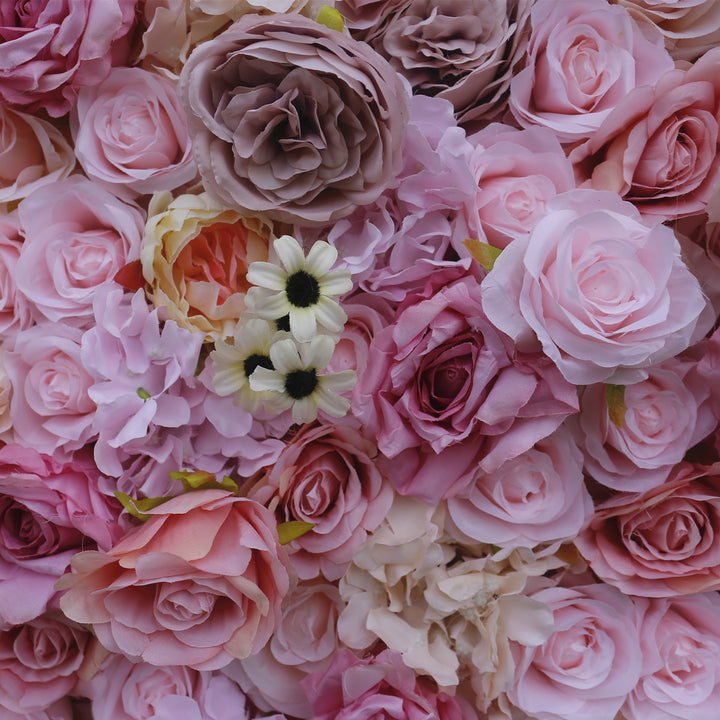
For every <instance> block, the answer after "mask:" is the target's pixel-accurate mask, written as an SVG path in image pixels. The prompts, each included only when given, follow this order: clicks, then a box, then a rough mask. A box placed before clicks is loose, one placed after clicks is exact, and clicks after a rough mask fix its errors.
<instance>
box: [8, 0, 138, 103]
mask: <svg viewBox="0 0 720 720" xmlns="http://www.w3.org/2000/svg"><path fill="white" fill-rule="evenodd" d="M136 4H137V0H84V1H83V2H76V1H75V0H48V1H47V2H22V3H17V2H13V3H3V4H2V7H0V38H1V40H0V44H1V45H2V55H3V58H4V60H3V63H2V67H0V98H1V99H2V102H3V103H4V104H7V105H18V106H20V107H23V108H27V109H28V110H29V111H31V112H34V111H35V110H39V109H45V110H47V112H48V114H50V115H52V116H53V117H60V116H61V115H64V114H65V113H66V112H67V111H68V110H69V109H70V107H71V106H72V104H73V103H74V101H75V98H76V96H77V91H78V88H80V87H84V86H87V85H95V84H97V83H99V82H101V81H102V80H103V79H104V78H105V77H106V76H107V74H108V73H109V72H110V67H111V65H112V63H113V60H116V61H119V62H122V61H123V60H124V58H125V57H127V54H128V53H127V38H126V36H127V35H128V32H129V31H130V29H131V27H132V25H133V21H134V19H135V5H136Z"/></svg>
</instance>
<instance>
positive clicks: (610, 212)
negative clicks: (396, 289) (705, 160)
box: [482, 190, 706, 385]
mask: <svg viewBox="0 0 720 720" xmlns="http://www.w3.org/2000/svg"><path fill="white" fill-rule="evenodd" d="M482 302H483V309H484V310H485V312H486V313H487V316H488V318H489V319H490V321H491V322H492V323H493V324H494V325H495V326H496V327H498V328H499V329H500V330H502V331H504V332H506V333H507V334H508V335H510V336H511V337H512V338H513V339H514V340H515V342H516V343H517V344H518V347H520V348H528V349H532V348H537V347H538V346H541V347H542V349H543V351H544V352H545V354H546V355H548V357H550V358H551V359H552V360H553V361H554V362H555V363H556V365H557V366H558V368H559V369H560V371H561V372H562V374H563V375H564V376H565V377H566V378H567V379H568V380H569V381H570V382H572V383H575V384H578V385H583V384H590V383H594V382H602V381H604V380H607V379H610V381H611V382H623V383H626V382H634V381H637V380H640V379H642V377H643V374H642V373H641V372H638V369H642V368H645V367H647V366H649V365H652V364H656V363H658V362H661V361H663V360H666V359H668V358H670V357H673V356H674V355H677V354H678V353H679V352H681V351H682V350H684V349H685V348H686V347H688V345H690V344H691V342H693V341H694V340H695V339H699V337H697V338H696V336H698V335H699V336H700V337H701V336H702V334H704V331H705V329H706V328H704V327H701V326H699V320H700V315H701V313H702V312H703V310H704V309H705V306H706V300H705V298H704V296H703V293H702V291H701V289H700V286H699V283H698V281H697V280H696V279H695V277H694V275H693V274H692V273H691V272H690V271H689V270H688V268H687V266H686V265H685V264H684V263H683V261H682V259H681V257H680V247H679V245H678V242H677V239H676V238H675V235H674V233H673V232H672V230H670V228H668V227H666V226H664V225H654V226H652V227H648V226H647V225H645V224H644V223H643V222H642V219H641V217H640V214H639V213H638V211H637V210H636V209H635V208H634V207H633V206H632V205H631V204H630V203H627V202H624V201H622V200H621V199H620V198H618V196H617V195H615V194H614V193H609V192H600V191H598V190H572V191H570V192H567V193H563V194H562V195H559V196H557V197H556V198H554V199H552V200H550V201H548V203H547V211H546V214H545V216H544V217H543V218H542V219H541V220H539V221H538V223H537V224H536V225H535V227H534V228H533V230H532V231H531V232H530V234H529V235H528V236H526V237H520V238H517V239H516V240H513V242H511V243H510V244H509V245H508V246H507V247H506V248H505V249H504V250H503V252H502V253H501V255H500V256H499V258H498V259H497V260H496V262H495V265H494V266H493V269H492V270H491V271H490V272H489V273H488V275H487V276H486V278H485V280H484V281H483V284H482Z"/></svg>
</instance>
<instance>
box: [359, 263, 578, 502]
mask: <svg viewBox="0 0 720 720" xmlns="http://www.w3.org/2000/svg"><path fill="white" fill-rule="evenodd" d="M434 280H436V281H437V287H433V286H432V285H429V286H428V288H427V289H426V291H425V292H424V293H423V294H422V295H416V296H411V297H410V298H408V300H407V302H406V303H403V305H402V306H401V307H400V309H399V310H398V313H397V315H396V317H395V322H394V323H393V324H392V325H390V326H389V327H387V328H385V329H384V330H382V331H381V332H380V333H379V334H378V335H376V337H375V338H374V340H373V342H372V345H371V346H370V354H371V357H372V358H373V362H372V363H371V364H370V365H369V366H368V367H367V369H366V371H365V373H364V374H363V376H362V377H361V378H360V380H359V382H358V384H357V386H356V387H355V390H354V392H353V412H354V413H355V414H356V416H357V417H358V419H359V420H360V422H361V423H362V424H363V426H364V428H365V429H366V430H367V432H368V433H370V434H371V435H373V436H375V437H376V438H377V443H378V447H379V449H380V451H381V453H383V455H384V456H385V458H387V460H385V461H384V462H383V463H382V466H383V467H384V468H385V472H386V474H387V475H388V477H389V478H390V479H391V480H392V482H393V484H394V485H395V487H396V488H397V489H398V490H399V491H400V492H402V493H404V494H409V495H415V496H416V497H420V498H422V499H425V500H426V501H428V502H433V503H437V502H438V501H439V500H440V498H441V497H443V496H444V497H449V496H451V495H453V494H456V493H457V492H459V491H460V490H462V488H463V487H465V486H466V485H468V484H469V483H470V482H471V481H472V479H473V477H474V474H475V472H476V471H478V469H479V470H483V471H485V472H493V471H495V470H497V468H498V467H500V465H502V463H503V462H504V461H505V460H507V459H509V458H511V457H515V456H516V455H519V454H520V453H522V452H524V451H526V450H528V449H529V448H531V447H532V446H533V445H534V444H535V443H536V442H537V441H538V440H540V439H541V438H543V437H546V436H547V435H549V434H550V433H551V432H553V431H554V430H555V429H556V428H557V427H558V426H559V425H560V423H561V422H562V421H563V420H564V419H565V417H566V416H567V415H569V414H570V413H571V412H574V411H575V409H576V408H577V405H576V402H577V393H576V390H575V388H574V387H573V386H572V385H570V384H569V383H567V382H565V381H564V380H563V379H562V377H561V376H560V374H559V373H558V372H557V370H556V368H554V367H553V366H552V363H550V362H549V361H548V360H547V358H543V357H542V356H540V355H539V354H528V355H525V354H520V353H516V352H515V348H514V347H513V344H512V342H510V340H509V338H507V337H506V336H505V335H503V334H502V333H499V332H498V331H497V330H495V328H494V327H493V326H492V325H491V324H490V323H489V322H488V320H487V319H486V317H485V314H484V313H483V310H482V306H481V303H480V286H479V285H478V283H477V281H476V280H475V278H473V277H470V276H463V277H460V278H459V279H458V278H457V272H455V273H454V275H450V274H449V273H447V274H444V275H440V276H438V277H437V278H435V279H434ZM443 280H445V281H446V284H444V285H443ZM438 287H439V289H437V288H438Z"/></svg>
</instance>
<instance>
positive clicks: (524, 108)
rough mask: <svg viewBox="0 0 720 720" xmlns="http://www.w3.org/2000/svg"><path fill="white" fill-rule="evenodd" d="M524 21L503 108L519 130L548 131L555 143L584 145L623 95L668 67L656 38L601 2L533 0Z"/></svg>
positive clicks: (616, 8) (668, 59)
mask: <svg viewBox="0 0 720 720" xmlns="http://www.w3.org/2000/svg"><path fill="white" fill-rule="evenodd" d="M531 18H532V34H531V36H530V44H529V46H528V57H527V61H526V66H525V68H524V69H523V70H521V71H520V72H519V73H517V75H515V77H514V78H513V80H512V83H511V86H510V110H511V111H512V113H513V115H514V116H515V119H516V120H517V121H518V122H519V123H520V125H522V126H523V127H529V126H531V125H543V126H545V127H549V128H550V129H551V130H552V131H553V132H554V133H555V134H556V135H557V136H558V138H559V139H560V141H561V142H572V141H574V140H580V139H584V138H585V137H587V136H588V134H590V133H592V132H593V131H594V130H595V129H596V128H597V127H598V126H599V125H600V123H601V122H602V121H603V119H604V118H605V117H606V116H607V115H608V113H610V111H611V110H612V108H613V107H614V106H615V105H616V104H617V103H618V101H619V100H620V99H622V98H623V97H624V96H625V95H626V94H627V93H628V92H629V91H630V90H632V89H633V88H635V87H637V86H639V85H652V84H654V83H655V82H656V81H657V80H658V78H659V77H660V76H661V75H662V74H663V72H665V71H667V70H671V69H672V68H673V61H672V58H671V57H670V55H669V54H668V52H667V51H666V50H665V46H664V42H663V37H662V35H661V34H660V32H659V31H658V30H657V29H656V28H653V27H652V26H648V25H647V24H646V23H643V24H642V25H639V24H638V23H637V22H636V21H635V20H634V19H633V18H632V16H631V15H630V13H629V12H628V11H627V10H625V8H623V7H619V6H613V5H610V4H609V3H607V2H605V0H563V1H562V2H557V1H556V0H538V2H536V3H535V4H534V5H533V9H532V15H531ZM653 30H654V32H653Z"/></svg>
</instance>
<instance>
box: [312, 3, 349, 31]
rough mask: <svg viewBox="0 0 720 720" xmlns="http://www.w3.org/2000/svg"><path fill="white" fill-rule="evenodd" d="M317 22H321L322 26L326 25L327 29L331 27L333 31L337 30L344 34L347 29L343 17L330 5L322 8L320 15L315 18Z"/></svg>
mask: <svg viewBox="0 0 720 720" xmlns="http://www.w3.org/2000/svg"><path fill="white" fill-rule="evenodd" d="M315 19H316V20H317V22H319V23H320V24H321V25H325V27H329V28H330V29H331V30H337V31H338V32H342V31H343V30H344V29H345V21H344V20H343V16H342V15H341V14H340V13H339V12H338V11H337V10H336V9H335V8H334V7H331V6H330V5H323V6H322V7H321V8H320V12H319V13H318V16H317V18H315Z"/></svg>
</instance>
